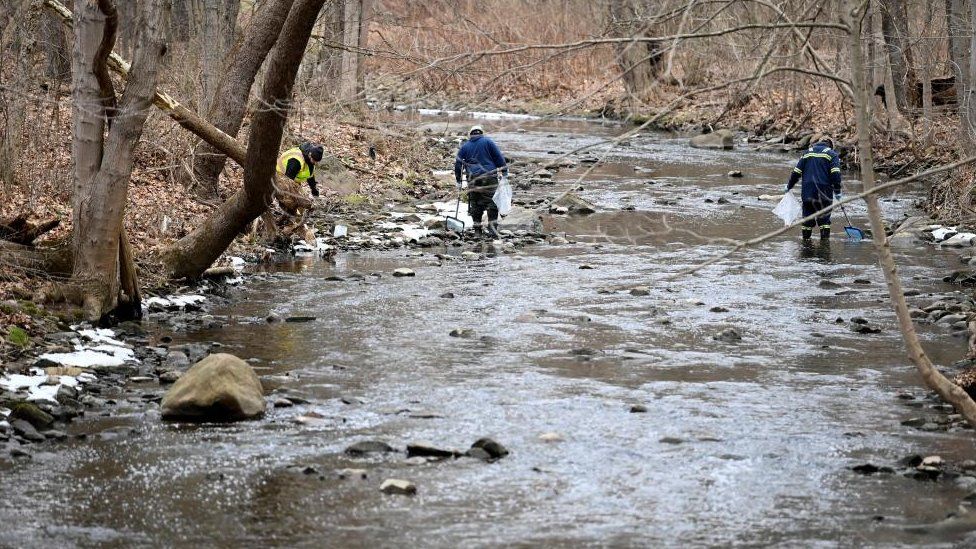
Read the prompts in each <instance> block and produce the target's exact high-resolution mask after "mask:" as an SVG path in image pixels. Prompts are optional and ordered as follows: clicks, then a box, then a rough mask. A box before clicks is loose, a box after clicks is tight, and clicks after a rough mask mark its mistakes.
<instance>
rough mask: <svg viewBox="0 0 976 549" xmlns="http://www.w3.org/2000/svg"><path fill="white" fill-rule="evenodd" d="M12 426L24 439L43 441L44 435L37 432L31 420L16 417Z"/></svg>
mask: <svg viewBox="0 0 976 549" xmlns="http://www.w3.org/2000/svg"><path fill="white" fill-rule="evenodd" d="M10 426H11V427H13V429H14V433H16V434H17V435H19V436H20V437H21V438H23V439H24V440H29V441H31V442H43V441H44V435H42V434H41V433H39V432H37V429H35V428H34V426H33V425H31V424H30V423H29V422H27V421H26V420H23V419H15V420H13V421H11V422H10Z"/></svg>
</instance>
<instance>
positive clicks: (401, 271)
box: [393, 267, 417, 277]
mask: <svg viewBox="0 0 976 549" xmlns="http://www.w3.org/2000/svg"><path fill="white" fill-rule="evenodd" d="M393 276H398V277H399V276H417V273H415V272H414V271H413V269H408V268H406V267H400V268H399V269H395V270H394V271H393Z"/></svg>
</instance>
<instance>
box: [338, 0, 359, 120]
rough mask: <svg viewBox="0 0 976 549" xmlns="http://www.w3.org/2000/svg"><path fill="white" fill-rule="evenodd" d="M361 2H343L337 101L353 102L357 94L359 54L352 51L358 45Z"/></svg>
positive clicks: (345, 0)
mask: <svg viewBox="0 0 976 549" xmlns="http://www.w3.org/2000/svg"><path fill="white" fill-rule="evenodd" d="M362 9H363V0H344V1H343V15H342V45H343V47H344V48H345V49H343V50H342V63H341V67H340V69H339V75H340V76H339V99H341V100H343V101H353V100H355V99H356V94H357V93H358V90H357V88H358V84H359V82H358V76H359V54H358V53H356V52H355V51H350V50H354V49H355V48H356V46H358V45H359V30H360V21H361V19H362V14H363V11H362Z"/></svg>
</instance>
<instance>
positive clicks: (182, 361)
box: [166, 351, 190, 370]
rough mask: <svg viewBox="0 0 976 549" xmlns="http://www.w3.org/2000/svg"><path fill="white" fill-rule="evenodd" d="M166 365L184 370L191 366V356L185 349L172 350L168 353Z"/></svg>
mask: <svg viewBox="0 0 976 549" xmlns="http://www.w3.org/2000/svg"><path fill="white" fill-rule="evenodd" d="M166 366H167V367H169V368H176V369H179V370H183V369H185V368H188V367H189V366H190V357H188V356H186V353H184V352H183V351H170V352H168V353H167V354H166Z"/></svg>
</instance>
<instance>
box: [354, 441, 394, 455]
mask: <svg viewBox="0 0 976 549" xmlns="http://www.w3.org/2000/svg"><path fill="white" fill-rule="evenodd" d="M383 452H396V449H394V448H393V447H392V446H390V445H389V444H387V443H385V442H383V441H381V440H361V441H359V442H357V443H355V444H353V445H351V446H349V447H348V448H346V453H347V454H349V455H350V456H364V455H366V454H376V453H383Z"/></svg>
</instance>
